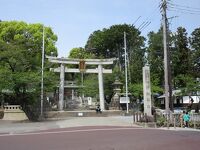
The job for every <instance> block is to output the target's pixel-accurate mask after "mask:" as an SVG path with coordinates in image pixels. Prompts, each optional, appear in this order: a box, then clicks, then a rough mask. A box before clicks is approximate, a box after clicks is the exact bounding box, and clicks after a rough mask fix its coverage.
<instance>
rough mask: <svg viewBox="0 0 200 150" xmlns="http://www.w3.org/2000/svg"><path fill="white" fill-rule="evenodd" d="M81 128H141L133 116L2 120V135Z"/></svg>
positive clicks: (0, 132)
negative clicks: (25, 120) (23, 120)
mask: <svg viewBox="0 0 200 150" xmlns="http://www.w3.org/2000/svg"><path fill="white" fill-rule="evenodd" d="M79 126H124V127H141V126H139V125H136V124H133V118H132V116H112V117H67V118H64V119H63V120H52V121H42V122H11V121H4V120H0V134H6V133H10V134H12V133H23V132H32V131H40V130H49V129H59V128H68V127H79ZM141 128H142V127H141ZM156 129H159V130H173V131H198V132H200V130H198V129H193V128H180V127H176V128H174V127H170V128H169V129H168V128H167V127H163V128H156Z"/></svg>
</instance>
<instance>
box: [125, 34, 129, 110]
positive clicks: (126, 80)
mask: <svg viewBox="0 0 200 150" xmlns="http://www.w3.org/2000/svg"><path fill="white" fill-rule="evenodd" d="M124 51H125V56H124V57H125V84H126V113H127V114H128V112H129V109H128V103H129V101H128V77H127V52H126V32H124Z"/></svg>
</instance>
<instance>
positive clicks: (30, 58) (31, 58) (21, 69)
mask: <svg viewBox="0 0 200 150" xmlns="http://www.w3.org/2000/svg"><path fill="white" fill-rule="evenodd" d="M44 30H45V54H47V55H48V54H50V53H51V52H54V53H55V54H57V48H56V47H55V42H56V41H57V36H56V35H55V34H54V33H53V31H52V30H51V28H49V27H44ZM42 35H43V25H42V24H27V23H25V22H18V21H1V22H0V83H1V84H0V92H3V91H10V92H11V93H12V94H11V96H12V101H11V102H10V103H14V104H15V103H20V104H23V103H29V102H30V101H31V100H33V99H36V97H37V96H39V95H38V92H39V91H40V79H41V54H42ZM48 74H49V73H45V78H46V79H47V80H45V84H46V85H50V84H51V83H52V82H48V80H52V78H50V77H53V76H50V77H48V78H47V75H48ZM49 87H51V86H49ZM47 88H48V86H47ZM4 93H5V92H4ZM5 94H6V93H5Z"/></svg>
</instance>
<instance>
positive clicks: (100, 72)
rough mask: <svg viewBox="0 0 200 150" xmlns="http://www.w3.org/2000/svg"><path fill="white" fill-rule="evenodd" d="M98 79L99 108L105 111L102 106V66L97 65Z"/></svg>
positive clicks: (103, 105)
mask: <svg viewBox="0 0 200 150" xmlns="http://www.w3.org/2000/svg"><path fill="white" fill-rule="evenodd" d="M98 70H99V71H98V78H99V102H100V108H101V110H102V111H104V110H105V104H104V88H103V67H102V65H98Z"/></svg>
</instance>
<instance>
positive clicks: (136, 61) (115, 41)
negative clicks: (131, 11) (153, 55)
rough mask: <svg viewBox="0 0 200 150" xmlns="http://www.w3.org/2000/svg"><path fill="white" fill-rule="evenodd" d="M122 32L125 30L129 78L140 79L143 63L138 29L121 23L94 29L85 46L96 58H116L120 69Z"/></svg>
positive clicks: (121, 66)
mask: <svg viewBox="0 0 200 150" xmlns="http://www.w3.org/2000/svg"><path fill="white" fill-rule="evenodd" d="M124 32H126V34H127V36H126V40H127V53H128V58H129V65H130V69H129V78H130V77H131V82H138V81H141V80H142V66H143V65H144V60H143V57H144V53H145V48H144V45H145V44H144V41H145V38H144V37H142V36H141V35H140V31H139V30H138V29H136V28H135V27H134V26H132V25H127V24H122V25H113V26H111V27H110V28H108V29H106V28H104V29H103V30H102V31H101V30H98V31H94V32H93V33H92V34H91V35H90V37H89V39H88V41H87V44H86V46H85V48H86V50H88V51H91V52H93V53H94V54H95V55H96V57H97V58H118V64H119V68H120V71H122V69H123V68H124Z"/></svg>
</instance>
